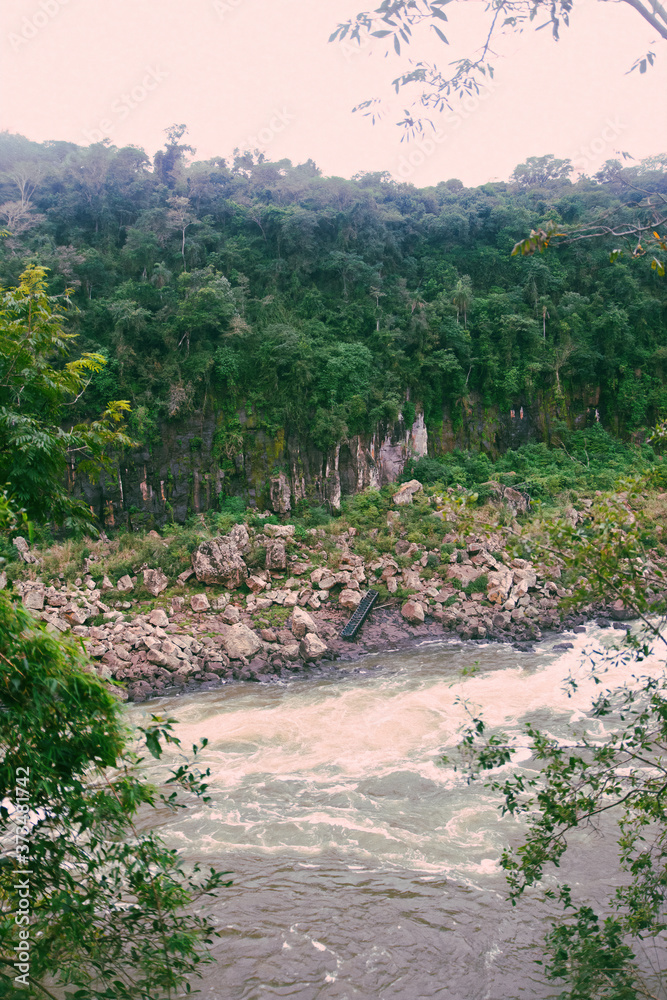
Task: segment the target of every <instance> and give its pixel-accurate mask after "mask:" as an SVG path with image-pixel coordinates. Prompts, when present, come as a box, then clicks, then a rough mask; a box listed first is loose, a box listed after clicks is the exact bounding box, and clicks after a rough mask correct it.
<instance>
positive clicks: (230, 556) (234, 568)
mask: <svg viewBox="0 0 667 1000" xmlns="http://www.w3.org/2000/svg"><path fill="white" fill-rule="evenodd" d="M192 568H193V569H194V571H195V576H196V577H197V579H198V580H199V582H200V583H209V584H221V585H222V586H224V587H229V588H230V589H233V588H235V587H240V586H241V584H243V583H245V581H246V579H247V576H248V567H247V566H246V564H245V562H244V561H243V557H242V555H241V553H240V552H239V550H238V548H237V546H236V545H235V544H234V542H233V541H232V540H231V539H229V538H212V539H211V540H210V541H207V542H202V543H201V544H200V545H198V546H197V548H196V549H195V551H194V552H193V554H192Z"/></svg>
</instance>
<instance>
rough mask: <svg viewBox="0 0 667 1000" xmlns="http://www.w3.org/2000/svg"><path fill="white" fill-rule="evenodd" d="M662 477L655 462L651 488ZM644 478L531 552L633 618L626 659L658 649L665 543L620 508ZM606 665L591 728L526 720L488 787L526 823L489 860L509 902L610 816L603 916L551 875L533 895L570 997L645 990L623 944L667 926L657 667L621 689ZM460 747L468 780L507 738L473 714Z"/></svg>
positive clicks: (580, 600) (664, 687) (663, 684)
mask: <svg viewBox="0 0 667 1000" xmlns="http://www.w3.org/2000/svg"><path fill="white" fill-rule="evenodd" d="M662 476H663V474H662V470H661V469H659V470H658V471H656V473H655V478H656V480H658V481H657V482H656V483H655V484H654V485H659V484H660V483H662V481H663V479H662ZM645 488H646V481H645V480H643V481H637V482H636V483H635V484H634V491H635V492H634V493H633V490H632V487H631V489H630V490H629V491H628V492H629V501H625V502H624V501H622V500H604V501H600V502H598V503H597V504H596V505H595V506H594V507H593V508H592V510H591V511H590V516H589V517H588V518H587V520H586V521H585V522H583V523H580V524H579V525H577V526H575V527H573V526H572V525H571V524H566V523H559V524H557V525H555V526H553V527H552V528H551V529H550V531H549V532H548V537H547V539H546V540H545V541H543V542H542V543H541V544H540V546H539V549H538V554H539V555H540V556H541V557H543V558H545V557H546V558H548V559H551V560H553V561H555V560H556V559H558V560H559V562H560V563H561V564H562V565H563V566H564V568H565V569H566V570H569V571H570V572H576V574H577V577H578V581H579V582H578V586H577V588H576V591H575V594H574V596H573V599H572V600H573V603H574V604H575V605H576V606H578V607H586V608H590V606H591V603H592V602H596V601H605V602H608V601H609V600H615V601H617V602H619V603H618V605H617V606H618V607H619V608H624V609H627V610H628V611H629V612H630V613H634V615H636V616H638V617H639V619H640V623H641V626H642V628H641V630H640V633H639V635H638V636H634V637H632V636H629V637H628V639H627V642H626V645H625V649H624V650H623V651H622V653H621V654H619V655H622V656H623V659H624V661H625V662H626V663H628V664H630V663H631V662H633V661H635V662H637V663H641V662H642V661H643V660H644V659H646V657H647V656H649V655H650V654H651V652H654V653H655V652H656V647H659V648H661V649H662V650H663V651H664V647H665V645H667V640H665V637H664V635H663V629H664V627H665V624H666V623H667V617H666V614H665V613H666V610H667V605H666V601H665V579H666V578H667V577H666V573H667V546H666V544H665V541H666V539H665V537H664V533H663V531H662V526H660V525H658V526H656V525H655V523H653V522H651V521H649V520H648V519H646V518H645V517H644V516H643V515H642V514H641V511H640V510H634V511H633V510H632V509H631V508H630V507H628V506H627V503H628V502H629V503H630V504H632V505H633V506H636V505H637V504H636V501H637V499H638V497H639V496H640V495H641V493H642V492H643V491H644V490H645ZM656 615H658V616H660V617H659V618H658V619H656V617H655V616H656ZM663 655H664V653H663ZM605 662H606V661H605V659H604V658H601V659H599V658H598V659H597V660H596V661H594V663H593V666H592V669H593V671H594V677H595V679H596V681H597V682H598V683H599V684H600V692H601V693H600V695H599V697H598V698H597V699H595V701H594V703H593V704H592V706H591V711H590V715H589V718H590V719H591V722H592V725H590V726H588V725H584V726H583V727H582V726H579V727H578V729H577V730H573V731H572V734H571V738H570V739H569V740H567V741H564V740H562V739H560V740H559V739H554V738H552V737H551V736H549V735H547V734H545V733H543V732H541V731H540V730H539V729H537V728H536V727H534V726H530V725H529V726H527V727H526V730H525V736H526V739H527V742H528V745H529V747H530V749H531V751H532V755H533V761H532V762H531V764H530V765H529V767H530V769H529V770H528V771H524V770H517V771H515V772H514V773H513V774H511V776H510V777H504V778H500V779H495V780H491V781H490V783H489V784H490V787H491V788H493V789H494V790H495V791H496V792H497V793H499V795H500V797H501V810H502V812H503V813H510V814H511V815H514V816H521V817H524V818H525V819H526V820H527V824H528V832H527V835H526V837H525V840H524V843H523V844H522V845H520V846H519V847H518V848H516V849H513V850H509V849H508V850H507V851H506V852H505V853H504V854H503V857H502V865H503V867H504V869H505V871H506V873H507V878H508V883H509V887H510V898H511V900H512V902H513V903H516V902H517V901H518V900H519V899H520V897H521V896H522V895H523V894H524V893H526V892H528V891H530V890H532V889H534V888H535V887H537V886H539V885H540V884H541V882H542V880H543V878H544V876H545V874H546V873H547V871H548V870H549V869H550V867H551V866H555V867H556V868H558V867H559V865H560V863H561V861H562V859H563V857H564V855H565V854H566V853H567V851H568V848H569V844H568V838H569V836H570V835H571V833H572V831H574V830H579V831H584V832H589V833H591V834H594V833H595V831H596V830H597V828H598V826H599V823H600V822H601V820H602V819H605V820H606V821H610V820H615V823H616V842H617V856H618V863H619V867H620V870H621V871H622V872H623V873H624V876H625V878H624V879H623V880H622V882H621V885H620V887H618V888H617V889H615V890H614V891H612V892H611V893H610V896H609V898H608V900H607V904H606V907H605V911H606V912H605V914H604V915H603V914H599V913H597V912H596V910H595V909H594V908H593V907H592V906H591V905H590V901H589V900H587V899H585V898H581V890H580V889H578V888H577V887H572V886H570V885H568V884H559V885H558V886H557V887H556V888H553V887H551V886H550V887H549V888H547V889H545V890H544V891H543V897H544V899H545V900H550V901H556V902H558V903H559V904H560V905H561V907H562V908H563V911H564V915H563V917H562V919H559V920H557V921H556V923H555V924H554V926H553V929H552V930H551V931H550V932H549V934H548V935H547V941H546V943H547V950H548V953H549V955H550V960H549V962H548V964H547V971H548V973H549V975H550V976H551V977H552V978H556V979H562V980H566V981H567V983H568V989H567V991H566V992H564V993H562V994H561V997H563V998H569V1000H597V998H600V1000H602V998H605V1000H637V998H639V997H655V996H656V994H655V992H654V987H653V985H652V984H651V983H650V982H648V981H647V980H646V978H645V977H644V976H643V975H642V974H641V972H640V969H639V967H638V965H637V962H636V951H637V950H638V949H639V948H641V946H642V945H641V942H642V940H643V939H645V938H648V939H653V940H656V941H657V943H658V950H659V948H660V945H662V947H663V954H664V943H665V942H664V935H665V932H667V676H666V675H665V673H664V672H663V673H662V675H659V674H658V675H656V674H655V673H653V674H646V675H644V676H642V675H641V674H633V675H632V676H630V677H629V679H628V682H627V684H625V685H623V686H622V687H620V688H618V689H613V690H605V689H604V688H603V686H602V685H603V679H604V666H605ZM570 683H571V684H574V683H575V682H574V681H572V680H570ZM598 720H603V722H604V727H601V726H600V725H599V724H598ZM462 750H463V756H464V759H465V760H466V761H467V763H468V765H469V766H470V773H471V775H472V776H473V777H477V776H479V775H480V774H481V773H482V772H485V771H489V770H493V769H494V768H496V767H497V766H499V765H505V764H507V763H508V762H509V761H510V760H511V759H512V756H513V754H514V753H515V751H516V746H513V745H510V743H509V742H508V741H507V739H506V737H504V736H503V734H501V733H500V734H499V733H491V734H489V733H488V732H487V730H486V727H485V724H484V721H483V720H482V719H480V718H474V719H473V720H472V725H471V726H470V727H469V729H468V730H467V732H466V734H465V737H464V740H463V743H462ZM608 826H609V823H608V822H607V827H608ZM665 971H667V962H663V967H662V968H661V969H659V970H656V972H657V976H658V980H661V979H662V977H663V976H664V974H665ZM660 995H663V994H662V993H660Z"/></svg>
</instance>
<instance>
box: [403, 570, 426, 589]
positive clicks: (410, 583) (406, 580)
mask: <svg viewBox="0 0 667 1000" xmlns="http://www.w3.org/2000/svg"><path fill="white" fill-rule="evenodd" d="M401 579H402V580H403V586H404V587H405V589H406V590H419V586H420V583H421V581H420V579H419V573H418V572H417V570H415V569H404V570H403V571H402V572H401Z"/></svg>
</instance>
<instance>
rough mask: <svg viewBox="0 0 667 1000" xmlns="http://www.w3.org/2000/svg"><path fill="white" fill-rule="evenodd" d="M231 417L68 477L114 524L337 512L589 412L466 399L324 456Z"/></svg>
mask: <svg viewBox="0 0 667 1000" xmlns="http://www.w3.org/2000/svg"><path fill="white" fill-rule="evenodd" d="M237 416H238V426H239V427H240V430H239V431H238V432H235V433H234V434H232V435H230V434H229V433H228V432H225V430H224V426H225V425H224V418H223V415H222V414H221V413H219V412H212V413H207V414H205V415H204V414H201V413H199V414H193V415H192V416H191V417H190V418H189V419H188V420H186V421H182V422H176V421H171V422H169V423H168V424H164V425H163V426H162V427H161V428H160V433H159V437H158V438H157V439H156V440H154V441H153V442H152V444H151V445H150V446H146V447H144V448H139V449H137V450H136V451H134V452H132V453H131V454H129V455H126V456H124V458H123V460H121V461H119V462H118V463H117V464H116V466H115V469H114V471H113V474H111V475H109V474H104V475H102V476H101V477H100V479H99V481H97V482H90V481H88V480H86V479H83V478H81V477H79V476H78V475H77V473H76V471H73V472H72V473H71V479H70V485H71V487H72V489H74V490H75V491H78V492H80V493H81V494H82V495H83V496H85V498H86V501H87V503H89V504H90V506H91V508H92V509H93V511H94V512H95V513H96V514H97V515H98V516H99V517H100V519H101V520H102V521H103V523H104V524H105V525H108V526H112V527H113V526H116V525H119V524H128V525H129V526H131V527H133V528H138V527H151V526H152V525H161V524H164V523H165V522H167V521H171V520H174V521H177V522H183V521H185V519H186V518H187V517H188V516H190V515H192V514H197V513H199V512H200V511H204V510H208V509H210V508H217V507H218V496H219V494H220V493H223V494H224V495H238V496H243V497H244V499H245V500H246V501H247V502H248V504H249V506H256V507H258V508H259V509H263V510H273V511H275V512H276V513H287V512H288V511H289V510H291V509H293V507H294V505H295V503H297V502H298V501H299V500H301V499H306V500H308V501H310V502H313V503H323V504H327V505H329V506H331V507H332V508H334V509H335V508H338V507H339V505H340V501H341V498H342V497H343V496H347V495H350V494H353V493H357V492H359V491H360V490H364V489H368V488H375V489H378V488H379V487H380V486H383V485H384V484H385V483H389V482H394V481H395V480H397V479H398V478H399V477H400V475H401V473H402V472H403V468H404V466H405V463H406V462H407V460H408V459H409V458H421V457H424V456H426V455H430V456H432V457H435V456H437V455H439V454H443V453H446V452H449V451H452V450H454V449H455V448H461V449H471V450H482V451H485V452H487V453H488V454H489V455H490V456H491V457H494V456H496V455H498V454H499V453H502V452H503V451H506V450H507V449H508V448H517V447H519V446H520V445H521V444H525V443H527V442H529V441H539V440H549V436H550V423H551V420H552V419H553V417H555V416H559V417H560V416H564V417H565V418H566V419H567V422H568V423H570V424H571V425H577V426H583V425H584V424H586V423H588V422H591V421H593V420H595V419H596V411H595V409H594V407H590V406H587V403H586V401H583V402H582V403H581V404H580V405H579V406H578V407H577V408H576V410H574V411H571V412H568V413H567V414H562V415H561V414H559V413H557V412H556V411H555V410H552V409H551V408H549V407H546V406H544V405H542V404H540V403H539V402H538V403H536V404H534V405H532V406H529V405H528V404H527V403H526V404H524V405H522V404H518V405H517V407H516V408H515V409H512V410H510V411H509V412H508V413H500V412H499V411H498V410H497V409H495V408H485V407H483V406H482V405H481V403H479V402H475V401H472V402H471V403H470V404H469V406H468V409H467V410H466V412H465V413H464V414H463V415H458V416H457V417H453V416H452V415H451V414H449V413H447V412H443V413H442V418H441V420H440V421H439V422H438V423H433V424H432V426H431V428H430V430H427V428H426V426H425V423H424V416H423V414H422V413H420V412H418V413H417V415H416V417H415V420H414V423H413V424H412V426H411V427H407V426H406V425H405V422H404V420H403V417H402V416H401V415H399V419H398V420H397V421H396V423H395V424H393V425H391V426H378V427H377V428H376V429H375V431H374V432H373V433H372V434H358V435H354V436H351V437H349V438H347V439H346V440H344V441H340V442H339V443H338V444H337V445H336V446H335V447H334V448H332V449H331V450H330V451H329V452H328V453H324V452H322V451H320V450H319V449H317V448H315V447H314V445H313V444H312V442H310V441H309V440H308V439H307V438H306V437H305V436H298V435H295V434H290V433H289V432H288V433H285V431H284V430H283V429H280V430H278V432H277V433H276V434H275V435H273V436H270V435H269V434H267V432H266V430H264V429H262V428H261V427H258V426H257V420H256V417H254V416H253V415H252V414H247V413H244V412H243V411H241V412H240V413H238V415H237ZM227 419H228V418H227ZM221 442H222V444H221Z"/></svg>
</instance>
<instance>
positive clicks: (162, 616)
mask: <svg viewBox="0 0 667 1000" xmlns="http://www.w3.org/2000/svg"><path fill="white" fill-rule="evenodd" d="M148 623H149V625H156V626H157V627H158V628H166V627H167V625H168V624H169V617H168V615H167V613H166V611H163V609H162V608H153V610H152V611H151V613H150V614H149V616H148Z"/></svg>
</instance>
